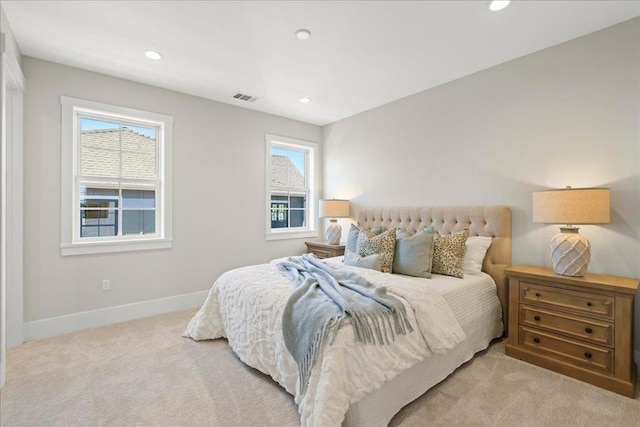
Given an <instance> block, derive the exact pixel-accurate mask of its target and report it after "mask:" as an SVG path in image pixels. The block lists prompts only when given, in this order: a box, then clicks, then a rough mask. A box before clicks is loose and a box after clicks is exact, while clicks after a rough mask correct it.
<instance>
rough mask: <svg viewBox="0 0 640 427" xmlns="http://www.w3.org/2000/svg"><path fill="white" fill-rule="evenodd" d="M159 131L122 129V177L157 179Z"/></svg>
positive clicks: (135, 128)
mask: <svg viewBox="0 0 640 427" xmlns="http://www.w3.org/2000/svg"><path fill="white" fill-rule="evenodd" d="M156 142H157V129H155V128H145V127H140V126H123V127H122V177H123V178H135V179H156Z"/></svg>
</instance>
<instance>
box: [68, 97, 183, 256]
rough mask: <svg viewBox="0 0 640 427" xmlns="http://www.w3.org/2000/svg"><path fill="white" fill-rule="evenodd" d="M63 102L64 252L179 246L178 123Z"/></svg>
mask: <svg viewBox="0 0 640 427" xmlns="http://www.w3.org/2000/svg"><path fill="white" fill-rule="evenodd" d="M61 102H62V110H63V114H62V121H63V123H62V244H61V248H62V254H63V255H78V254H83V253H99V252H118V251H129V250H142V249H161V248H169V247H171V208H170V206H171V162H170V160H171V130H172V121H173V119H172V118H171V117H170V116H165V115H161V114H156V113H150V112H145V111H140V110H134V109H129V108H123V107H117V106H113V105H106V104H101V103H97V102H91V101H84V100H80V99H74V98H68V97H62V100H61Z"/></svg>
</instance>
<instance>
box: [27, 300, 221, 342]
mask: <svg viewBox="0 0 640 427" xmlns="http://www.w3.org/2000/svg"><path fill="white" fill-rule="evenodd" d="M208 293H209V291H200V292H194V293H191V294H183V295H176V296H174V297H167V298H159V299H154V300H149V301H142V302H136V303H133V304H125V305H118V306H116V307H109V308H102V309H99V310H92V311H84V312H81V313H74V314H69V315H66V316H59V317H50V318H48V319H42V320H35V321H33V322H25V324H24V330H25V341H33V340H37V339H41V338H47V337H52V336H54V335H60V334H67V333H69V332H76V331H81V330H83V329H91V328H97V327H100V326H107V325H112V324H114V323H119V322H125V321H127V320H133V319H140V318H143V317H149V316H155V315H157V314H164V313H170V312H172V311H179V310H186V309H189V308H195V307H199V306H201V305H202V303H203V302H204V300H205V298H206V297H207V294H208Z"/></svg>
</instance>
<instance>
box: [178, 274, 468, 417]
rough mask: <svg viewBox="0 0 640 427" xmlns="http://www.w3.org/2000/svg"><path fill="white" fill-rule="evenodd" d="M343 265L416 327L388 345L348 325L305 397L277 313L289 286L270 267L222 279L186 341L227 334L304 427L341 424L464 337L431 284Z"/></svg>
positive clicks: (242, 357)
mask: <svg viewBox="0 0 640 427" xmlns="http://www.w3.org/2000/svg"><path fill="white" fill-rule="evenodd" d="M334 265H341V266H343V265H342V263H339V262H338V263H334ZM343 267H344V268H347V269H350V270H352V271H355V272H356V273H358V274H360V275H361V276H363V277H364V278H366V279H367V280H369V281H370V282H372V283H374V284H376V285H379V286H386V287H387V290H388V291H389V292H391V293H393V294H394V295H396V296H398V297H399V298H400V299H401V300H402V301H403V302H404V304H405V306H406V308H407V315H408V318H409V320H410V322H411V324H412V325H413V326H414V329H415V330H414V332H413V333H411V334H408V335H406V336H397V337H396V339H395V341H394V342H393V343H392V345H388V346H387V345H371V344H369V345H363V344H356V343H355V342H354V337H353V328H352V327H351V324H350V323H349V322H345V323H344V324H343V325H344V326H343V327H342V328H341V329H340V331H339V333H338V336H337V339H336V341H335V342H334V344H333V345H327V346H326V347H325V351H324V354H323V355H321V356H319V357H318V360H317V362H316V365H315V366H314V369H313V372H312V374H311V377H310V380H309V387H308V389H307V391H306V393H305V394H304V395H300V394H299V393H298V390H299V389H298V387H297V380H298V369H297V366H296V363H295V361H294V360H293V358H292V357H291V355H290V354H289V352H288V351H287V349H286V347H285V344H284V339H283V337H282V322H281V315H282V310H283V308H284V305H285V303H286V301H287V297H288V296H289V294H290V292H291V289H292V284H291V283H290V281H289V280H288V279H287V278H285V277H284V276H283V275H282V274H281V273H280V272H278V271H277V270H276V268H275V265H274V263H272V264H262V265H254V266H249V267H244V268H239V269H235V270H231V271H228V272H226V273H224V274H222V275H221V276H220V277H219V278H218V280H217V281H216V282H215V283H214V285H213V287H212V288H211V291H210V292H209V296H208V297H207V299H206V301H205V303H204V305H203V306H202V308H201V309H200V311H198V313H197V314H196V315H195V316H194V317H193V319H192V320H191V322H189V325H188V327H187V330H186V331H185V336H189V337H191V338H193V339H195V340H206V339H216V338H220V337H226V338H227V339H228V340H229V345H230V346H231V348H232V349H233V350H234V351H235V353H236V354H237V355H238V357H239V358H240V360H242V361H243V362H244V363H246V364H247V365H249V366H252V367H254V368H256V369H258V370H259V371H261V372H263V373H265V374H268V375H270V376H271V377H272V378H273V379H274V380H276V381H277V382H278V383H279V384H280V385H281V386H282V387H284V388H285V389H286V390H287V391H288V392H289V393H291V394H293V395H294V396H295V401H296V403H297V404H298V408H299V412H300V420H301V423H302V425H303V426H339V425H341V423H342V421H343V419H344V416H345V414H346V412H347V410H348V409H349V405H350V404H351V403H354V402H356V401H358V400H359V399H360V398H362V396H364V395H365V394H366V393H369V392H371V391H373V390H375V389H377V388H380V386H382V384H383V383H384V382H385V381H388V380H390V379H391V378H394V377H395V376H396V375H398V374H399V373H400V372H402V371H404V370H406V369H408V368H410V367H411V366H413V365H415V364H416V363H417V362H419V361H421V360H423V359H424V358H425V357H428V356H429V355H430V354H431V353H444V352H446V351H447V350H449V349H451V348H453V347H454V346H455V345H456V344H458V343H459V342H461V341H462V340H464V339H465V338H466V337H465V335H464V332H463V331H462V329H461V328H460V325H459V324H458V322H457V321H456V319H455V316H454V315H453V313H452V311H451V309H450V308H449V306H448V304H447V303H446V301H445V300H444V298H443V297H442V295H441V294H440V293H439V292H437V291H436V290H435V289H433V288H432V285H430V284H429V281H428V280H421V281H415V280H408V279H405V278H403V276H398V275H392V274H385V273H380V272H377V271H373V270H365V269H361V268H357V267H348V266H343ZM415 326H417V328H415Z"/></svg>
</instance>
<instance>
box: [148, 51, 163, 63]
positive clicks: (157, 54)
mask: <svg viewBox="0 0 640 427" xmlns="http://www.w3.org/2000/svg"><path fill="white" fill-rule="evenodd" d="M144 56H146V57H147V58H149V59H155V60H156V61H157V60H159V59H162V54H161V53H160V52H156V51H155V50H145V51H144Z"/></svg>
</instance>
